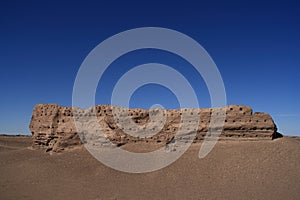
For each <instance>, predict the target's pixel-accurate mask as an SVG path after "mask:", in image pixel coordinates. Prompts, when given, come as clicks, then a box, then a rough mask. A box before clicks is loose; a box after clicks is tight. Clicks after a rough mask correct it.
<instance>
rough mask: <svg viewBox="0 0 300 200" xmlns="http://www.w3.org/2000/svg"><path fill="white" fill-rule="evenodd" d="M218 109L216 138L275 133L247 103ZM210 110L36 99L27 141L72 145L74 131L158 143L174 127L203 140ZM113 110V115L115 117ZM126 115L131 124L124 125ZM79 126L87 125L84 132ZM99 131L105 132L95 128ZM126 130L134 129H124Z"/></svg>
mask: <svg viewBox="0 0 300 200" xmlns="http://www.w3.org/2000/svg"><path fill="white" fill-rule="evenodd" d="M219 109H223V111H224V114H225V113H226V116H225V117H224V119H223V122H224V124H222V125H223V126H222V127H215V128H219V129H220V128H221V130H222V133H221V135H220V139H269V140H271V139H273V138H274V137H276V134H277V128H276V125H275V123H274V121H273V119H272V117H271V116H270V115H269V114H266V113H261V112H256V113H254V114H253V113H252V109H251V108H250V107H247V106H238V105H231V106H227V107H225V108H219ZM214 111H216V109H209V108H205V109H179V110H163V109H151V110H143V109H125V108H121V107H112V106H110V105H98V106H95V107H92V108H90V109H78V108H72V107H63V106H59V105H56V104H38V105H36V106H35V108H34V111H33V114H32V119H31V123H30V130H31V132H32V137H33V146H34V147H42V148H45V149H46V150H47V151H61V150H63V149H65V148H69V147H73V146H78V145H80V144H82V142H81V140H80V137H81V138H82V141H85V140H86V139H89V141H93V142H95V145H105V143H107V142H108V140H107V139H105V138H108V139H109V141H111V142H113V143H114V144H116V145H123V144H126V143H129V142H140V141H143V142H146V143H148V142H150V143H151V142H155V143H163V144H164V143H169V142H170V141H171V140H172V139H173V138H174V136H175V134H176V133H177V131H181V133H182V135H183V136H184V135H185V136H186V135H189V134H192V133H196V136H195V137H194V142H197V141H201V140H203V139H204V137H205V135H207V133H210V132H209V131H208V130H209V128H210V123H211V120H212V118H211V116H212V114H213V113H214ZM116 113H117V115H116ZM187 113H188V114H187ZM119 115H120V117H119V118H118V117H116V116H119ZM183 115H184V117H183ZM217 115H218V112H217ZM150 116H151V117H150ZM195 117H196V118H195ZM183 118H184V120H185V121H183ZM74 119H76V121H77V125H78V123H79V124H81V125H82V126H83V127H85V128H84V129H78V127H77V128H76V126H75V122H74ZM91 119H92V120H91ZM195 119H197V120H195ZM120 120H121V121H120ZM129 120H130V121H131V122H132V123H134V124H135V125H136V126H131V125H128V126H127V125H126V124H129V122H130V121H129ZM149 124H150V125H151V127H149ZM183 124H184V125H183ZM149 128H150V129H151V130H152V131H153V132H156V134H155V135H152V136H151V137H145V134H146V130H148V129H149ZM100 129H101V130H100ZM85 130H88V134H87V132H85ZM100 132H104V133H105V137H103V135H101V134H99V133H100ZM129 132H133V133H135V134H136V135H134V136H132V135H129V134H127V133H129ZM212 133H213V131H212ZM79 136H80V137H79ZM85 137H89V138H85ZM183 138H184V137H183Z"/></svg>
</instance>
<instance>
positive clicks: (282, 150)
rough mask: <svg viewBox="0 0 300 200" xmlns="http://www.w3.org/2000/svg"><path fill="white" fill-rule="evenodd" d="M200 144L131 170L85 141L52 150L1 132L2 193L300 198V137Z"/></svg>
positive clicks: (21, 195) (67, 196) (2, 195)
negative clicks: (100, 156) (146, 169)
mask: <svg viewBox="0 0 300 200" xmlns="http://www.w3.org/2000/svg"><path fill="white" fill-rule="evenodd" d="M200 145H201V144H193V145H192V146H191V147H190V148H189V150H188V151H187V152H185V154H184V155H183V156H182V157H181V158H180V159H178V160H177V161H176V162H174V163H173V164H171V165H169V166H168V167H165V168H163V169H161V170H158V171H154V172H150V173H144V174H129V173H124V172H119V171H116V170H113V169H111V168H109V167H107V166H105V165H103V164H102V163H100V162H99V161H98V160H96V159H95V158H94V157H92V156H91V155H90V154H89V153H88V151H87V150H85V148H84V147H78V148H76V149H73V150H69V151H64V152H63V153H53V154H49V153H46V152H44V151H41V150H33V149H32V148H31V137H29V136H0V171H1V175H0V184H1V187H0V199H3V200H9V199H31V200H32V199H39V200H40V199H64V200H67V199H72V200H76V199H91V200H96V199H300V139H299V137H283V138H279V139H276V140H273V141H271V140H270V141H220V142H218V143H217V145H216V146H215V148H214V149H213V150H212V151H211V152H210V154H209V155H208V156H207V157H205V158H203V159H199V158H198V152H199V148H200ZM126 148H127V149H132V150H133V151H134V150H135V148H137V144H135V145H133V146H130V145H129V144H128V146H127V147H126Z"/></svg>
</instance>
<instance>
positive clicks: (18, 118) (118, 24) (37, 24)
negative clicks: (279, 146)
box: [0, 0, 300, 135]
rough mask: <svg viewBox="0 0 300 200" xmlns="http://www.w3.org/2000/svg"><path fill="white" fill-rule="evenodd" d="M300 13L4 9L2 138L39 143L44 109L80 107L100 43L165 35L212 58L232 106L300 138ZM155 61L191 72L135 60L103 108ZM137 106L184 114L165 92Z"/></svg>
mask: <svg viewBox="0 0 300 200" xmlns="http://www.w3.org/2000/svg"><path fill="white" fill-rule="evenodd" d="M108 2H110V3H108ZM299 10H300V4H299V3H298V2H297V1H220V2H219V1H203V2H201V1H194V2H193V1H182V3H175V1H169V2H166V1H144V2H143V1H136V2H133V1H122V2H112V1H107V2H104V1H103V2H101V1H95V2H94V1H82V2H79V3H78V2H75V1H74V2H73V1H13V0H12V1H5V0H4V1H1V2H0V30H1V31H0V36H1V37H0V92H1V97H0V109H1V114H0V133H12V134H17V133H23V134H30V132H29V129H28V124H29V122H30V119H31V113H32V109H33V107H34V105H35V104H37V103H57V104H61V105H71V104H72V89H73V83H74V80H75V77H76V73H77V71H78V69H79V67H80V65H81V63H82V61H83V60H84V58H85V57H86V56H87V54H88V53H89V52H90V51H91V50H92V49H93V48H94V47H95V46H96V45H98V44H99V43H100V42H101V41H103V40H105V39H106V38H108V37H110V36H112V35H114V34H116V33H119V32H121V31H125V30H127V29H132V28H137V27H145V26H156V27H165V28H170V29H174V30H177V31H180V32H182V33H184V34H187V35H189V36H190V37H192V38H194V39H195V40H196V41H198V42H199V43H200V44H201V45H202V46H203V47H204V48H205V49H206V50H207V51H208V53H209V54H210V55H211V57H212V58H213V59H214V61H215V63H216V64H217V66H218V68H219V70H220V72H221V75H222V77H223V80H224V84H225V88H226V93H227V103H228V104H243V105H248V106H251V107H252V108H253V109H254V111H263V112H267V113H270V114H271V115H272V116H273V118H274V120H275V122H276V124H277V126H278V127H279V130H280V131H281V132H282V133H284V134H287V135H300V126H299V124H300V93H299V86H300V79H299V75H300V73H299V72H300V49H299V47H300V12H299ZM150 61H151V62H159V63H164V64H168V65H170V66H173V67H174V68H177V69H180V67H182V66H186V65H188V64H187V63H185V62H184V60H181V59H179V58H178V57H176V56H175V55H172V54H169V53H167V52H163V51H158V50H156V51H155V50H152V51H137V52H132V53H130V54H128V55H126V56H124V57H121V58H120V59H118V60H117V61H116V62H115V63H113V64H112V66H111V68H110V70H108V72H107V74H106V75H107V76H106V78H105V77H104V79H103V81H104V82H105V81H106V82H105V83H106V85H107V87H104V88H99V89H98V91H97V96H96V102H97V103H99V104H100V103H110V99H109V94H110V92H111V91H110V90H111V89H112V88H113V87H112V86H113V84H114V81H116V80H117V79H118V76H120V75H121V74H122V73H124V72H126V70H128V69H130V67H133V66H135V65H137V64H143V63H147V62H150ZM120 66H123V67H122V68H121V67H120ZM186 69H187V68H182V69H181V73H183V74H184V75H185V76H187V77H188V78H189V80H191V84H192V85H193V87H194V88H195V89H196V90H197V91H198V94H197V95H198V98H199V99H200V102H201V103H200V106H201V107H209V106H210V101H209V97H208V92H207V89H206V87H205V84H204V83H201V81H200V82H199V81H197V80H196V77H194V76H193V74H194V73H193V71H191V70H186ZM113 73H116V75H114V76H113ZM198 78H199V77H198ZM200 78H201V77H200ZM146 97H147V98H146ZM130 103H131V104H130V105H131V106H132V107H143V108H148V107H149V106H150V105H152V104H153V103H160V104H162V105H163V106H164V107H166V108H176V107H177V106H178V102H177V101H176V99H175V97H174V95H173V94H172V93H171V92H170V91H168V90H167V89H166V88H163V87H160V86H157V85H146V86H145V87H142V88H140V89H139V90H137V91H136V93H134V95H133V96H132V99H131V102H130Z"/></svg>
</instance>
